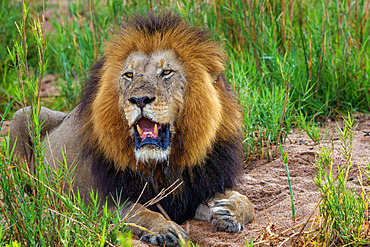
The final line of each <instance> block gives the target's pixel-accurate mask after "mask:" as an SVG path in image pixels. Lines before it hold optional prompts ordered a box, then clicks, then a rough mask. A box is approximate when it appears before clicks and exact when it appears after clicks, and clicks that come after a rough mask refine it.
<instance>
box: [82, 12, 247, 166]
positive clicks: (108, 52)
mask: <svg viewBox="0 0 370 247" xmlns="http://www.w3.org/2000/svg"><path fill="white" fill-rule="evenodd" d="M224 59H225V54H224V52H223V49H222V48H221V47H220V46H219V45H218V44H217V42H215V41H212V40H211V39H210V38H209V35H208V34H207V33H206V32H204V31H202V30H200V29H199V28H197V27H193V26H190V25H189V24H187V23H186V22H184V21H183V20H182V19H181V18H180V17H178V16H177V15H175V14H173V13H167V14H160V15H155V14H149V16H148V17H145V18H144V17H140V16H139V17H135V18H133V19H131V20H129V21H128V22H125V23H124V24H123V25H122V26H121V28H120V29H119V30H118V32H117V33H116V34H115V36H114V37H113V38H112V39H111V40H110V41H109V42H108V43H107V44H106V46H105V50H104V55H103V58H102V60H101V62H100V63H99V64H98V65H97V66H96V68H95V69H93V76H92V78H91V79H90V82H89V85H88V88H87V90H86V92H85V96H84V100H83V102H82V109H83V111H84V128H83V133H84V141H85V142H86V143H87V144H88V145H89V146H91V147H93V148H94V149H96V150H98V151H100V152H101V153H103V154H104V156H105V157H106V158H107V159H109V160H111V161H112V162H113V163H114V165H115V167H116V168H117V169H119V170H125V169H126V168H127V167H130V168H131V169H133V170H138V169H139V170H140V169H144V168H142V167H145V166H147V167H148V166H152V165H155V164H157V163H161V162H168V163H169V164H171V165H172V166H178V167H189V166H194V165H197V164H202V163H203V162H204V160H205V159H206V158H207V155H208V154H209V152H211V150H212V147H213V145H214V143H215V141H216V140H221V139H225V140H226V139H227V138H229V137H230V136H235V135H239V134H240V130H241V126H242V125H241V121H240V120H241V118H240V112H239V107H238V106H237V103H236V102H235V98H234V96H233V95H231V94H230V92H228V89H225V84H224V78H223V68H224ZM230 95H231V96H230Z"/></svg>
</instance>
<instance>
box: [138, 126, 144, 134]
mask: <svg viewBox="0 0 370 247" xmlns="http://www.w3.org/2000/svg"><path fill="white" fill-rule="evenodd" d="M136 128H137V132H139V135H140V136H142V135H143V134H144V131H143V130H142V129H141V128H140V126H139V125H136Z"/></svg>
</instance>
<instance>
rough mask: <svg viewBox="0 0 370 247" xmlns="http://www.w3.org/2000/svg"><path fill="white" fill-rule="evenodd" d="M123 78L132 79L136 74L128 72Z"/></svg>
mask: <svg viewBox="0 0 370 247" xmlns="http://www.w3.org/2000/svg"><path fill="white" fill-rule="evenodd" d="M123 76H124V77H127V78H129V79H131V78H132V77H133V76H134V73H132V72H126V73H124V74H123Z"/></svg>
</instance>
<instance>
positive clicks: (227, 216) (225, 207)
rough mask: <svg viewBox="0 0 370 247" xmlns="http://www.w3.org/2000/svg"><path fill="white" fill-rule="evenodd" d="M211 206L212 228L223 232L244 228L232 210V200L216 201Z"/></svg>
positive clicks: (237, 230)
mask: <svg viewBox="0 0 370 247" xmlns="http://www.w3.org/2000/svg"><path fill="white" fill-rule="evenodd" d="M214 205H215V206H214V207H212V208H211V223H212V227H213V230H215V231H224V232H239V231H242V230H243V229H244V225H243V224H241V223H240V222H239V221H238V220H237V218H236V217H235V215H234V214H233V212H232V210H231V209H232V208H233V206H234V205H233V202H232V201H229V200H220V201H216V202H215V204H214Z"/></svg>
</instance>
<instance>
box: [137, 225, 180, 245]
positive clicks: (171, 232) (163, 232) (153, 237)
mask: <svg viewBox="0 0 370 247" xmlns="http://www.w3.org/2000/svg"><path fill="white" fill-rule="evenodd" d="M150 231H151V232H152V233H153V234H152V233H148V234H145V235H143V236H142V237H141V238H140V241H143V242H146V243H150V244H154V245H158V246H177V245H179V240H180V239H183V240H186V239H187V233H186V232H185V230H184V229H182V227H181V226H179V225H177V224H176V223H175V222H172V221H167V222H166V224H161V225H156V226H155V227H153V228H152V229H150Z"/></svg>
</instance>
